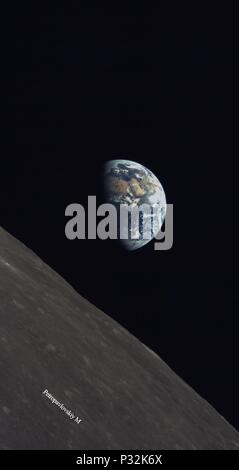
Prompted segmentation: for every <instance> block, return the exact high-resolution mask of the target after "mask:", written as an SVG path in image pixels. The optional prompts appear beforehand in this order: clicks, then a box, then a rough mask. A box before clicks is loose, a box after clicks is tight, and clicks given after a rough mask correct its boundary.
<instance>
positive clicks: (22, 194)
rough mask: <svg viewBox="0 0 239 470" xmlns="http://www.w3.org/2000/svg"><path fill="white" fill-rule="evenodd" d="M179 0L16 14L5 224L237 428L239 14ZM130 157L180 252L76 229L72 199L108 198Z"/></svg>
mask: <svg viewBox="0 0 239 470" xmlns="http://www.w3.org/2000/svg"><path fill="white" fill-rule="evenodd" d="M177 8H178V9H177V11H176V10H173V9H172V11H166V10H165V9H164V8H163V7H158V8H157V9H153V8H150V7H149V8H144V9H140V8H136V7H135V8H134V9H132V10H129V9H127V10H126V11H123V10H118V11H116V10H115V11H113V10H107V9H104V8H80V7H78V6H71V7H67V8H66V9H65V10H63V9H61V8H60V7H58V8H56V9H54V10H52V11H47V12H43V11H42V12H41V11H34V12H33V11H31V12H30V11H21V12H20V11H19V12H16V11H15V13H14V14H12V15H10V20H9V25H8V28H7V32H6V36H5V50H4V55H3V60H4V78H5V84H4V89H3V91H4V95H5V97H6V108H4V113H5V115H4V121H5V126H4V133H3V141H2V143H4V144H5V146H4V151H3V153H2V158H1V224H2V225H3V227H4V228H5V229H7V230H8V231H9V232H10V233H12V234H13V235H14V236H16V237H17V238H19V239H20V240H22V241H23V242H24V243H25V244H26V245H27V246H28V247H30V248H32V249H33V250H34V251H35V252H36V253H37V254H38V255H39V256H40V257H41V258H42V259H43V260H44V261H46V262H47V263H48V264H49V265H50V266H52V267H53V268H54V269H55V270H56V271H57V272H59V273H60V274H61V275H62V276H63V277H64V278H65V279H67V280H68V281H69V282H70V283H71V284H72V285H73V286H74V287H75V288H76V289H77V291H78V292H79V293H80V294H82V295H83V296H85V297H87V298H88V299H89V300H90V301H91V302H93V303H94V304H95V305H96V306H98V307H100V308H101V309H102V310H104V311H105V312H106V313H108V314H109V315H110V316H112V317H113V318H115V319H116V320H117V321H119V322H120V323H121V324H122V325H124V326H125V327H126V328H127V329H128V330H129V331H131V332H132V333H133V334H134V335H135V336H137V337H138V338H139V339H140V340H142V341H143V342H144V343H145V344H147V345H148V346H149V347H150V348H152V349H153V350H154V351H156V352H157V353H158V354H159V355H160V356H161V357H162V358H163V359H164V360H165V361H166V362H167V363H168V364H169V365H170V366H171V367H172V368H173V369H174V370H175V371H176V372H177V373H178V374H179V375H180V376H181V377H182V378H184V379H185V380H186V381H187V382H188V383H189V384H190V385H192V386H193V388H194V389H196V390H197V391H198V392H199V393H200V394H201V395H202V396H203V397H205V398H206V399H207V400H208V401H209V402H210V403H211V404H212V405H213V406H214V407H216V409H217V410H218V411H219V412H220V413H222V414H223V415H224V416H225V417H226V418H227V419H228V420H229V421H230V422H231V423H232V424H234V425H235V426H236V427H237V428H239V409H238V395H239V382H238V341H237V339H238V327H239V322H238V317H237V312H236V306H237V299H238V294H237V290H236V281H235V279H236V262H235V253H236V248H237V247H236V235H235V228H236V226H235V224H236V214H237V213H236V204H235V198H236V196H237V194H236V173H235V168H236V166H235V163H234V159H235V151H234V148H233V144H232V136H233V133H234V130H235V124H233V119H232V115H233V113H234V104H233V103H234V92H233V87H234V85H235V84H236V78H235V71H236V67H237V64H236V62H237V61H238V59H237V51H236V46H235V29H234V27H233V24H230V15H229V19H228V18H227V17H226V16H225V15H224V14H223V13H224V12H220V13H219V12H218V11H214V12H213V14H212V13H211V12H208V11H207V12H200V11H187V12H186V11H182V10H181V9H180V8H181V7H180V8H179V6H178V7H177ZM232 16H233V15H231V17H232ZM119 156H123V157H125V158H129V159H131V160H135V161H138V162H140V163H142V164H144V165H146V166H147V167H148V168H150V169H151V170H152V171H153V172H154V173H155V175H156V176H158V177H159V179H160V181H161V183H162V184H163V186H164V189H165V192H166V196H167V200H168V202H171V203H173V204H174V217H175V219H174V227H175V230H174V246H173V249H172V250H171V251H168V252H155V251H154V250H153V244H152V243H150V244H148V245H147V246H146V247H145V248H143V249H142V250H139V251H136V252H132V253H128V252H124V251H123V250H121V249H120V248H119V247H118V246H117V244H115V243H113V242H107V241H105V242H102V241H98V240H97V241H93V240H89V241H87V240H86V241H79V240H77V241H74V242H70V241H68V240H66V238H65V235H64V228H65V223H66V219H65V216H64V212H65V207H66V205H68V204H70V203H71V202H79V203H82V204H86V202H87V196H88V195H91V194H97V195H98V197H99V200H100V191H99V183H100V178H99V177H100V172H101V167H102V164H103V163H104V161H105V160H109V159H112V158H114V157H119Z"/></svg>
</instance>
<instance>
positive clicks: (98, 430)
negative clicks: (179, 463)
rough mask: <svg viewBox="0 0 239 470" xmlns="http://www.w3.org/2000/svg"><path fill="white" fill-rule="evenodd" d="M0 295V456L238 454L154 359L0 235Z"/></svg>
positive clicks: (218, 422)
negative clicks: (53, 452) (16, 452)
mask: <svg viewBox="0 0 239 470" xmlns="http://www.w3.org/2000/svg"><path fill="white" fill-rule="evenodd" d="M82 269H83V268H82ZM0 296H1V304H0V448H1V449H77V450H81V449H85V450H89V449H138V450H140V449H162V450H164V449H239V434H238V432H237V431H236V430H235V429H234V428H233V427H232V426H231V425H230V424H228V423H227V422H226V421H225V419H224V418H223V417H222V416H220V415H219V414H218V413H217V412H216V411H215V410H214V409H213V408H212V406H210V405H209V404H208V403H207V402H206V401H205V400H203V399H202V398H201V397H200V396H199V395H197V393H195V392H194V391H193V390H192V389H191V388H190V387H189V386H188V385H186V384H185V383H184V382H183V381H182V380H181V379H180V378H179V377H178V376H177V375H176V374H175V373H174V372H173V371H172V370H171V369H170V368H169V367H168V366H167V365H166V364H165V363H164V362H163V361H162V360H161V359H160V358H159V357H158V356H157V355H156V354H155V353H153V352H152V351H151V350H149V349H148V348H147V347H146V346H145V345H144V344H142V343H141V342H140V341H138V340H137V339H136V338H135V337H134V336H132V335H131V334H130V333H129V332H128V331H126V330H125V329H124V328H122V327H121V326H120V325H119V324H118V323H116V322H115V321H114V320H112V319H111V318H110V317H109V316H107V315H105V314H104V313H103V312H102V311H100V310H99V309H97V308H96V307H95V306H94V305H92V304H91V303H89V302H88V301H86V300H85V299H84V298H82V297H81V296H80V295H79V294H78V293H77V292H76V291H75V290H73V288H72V287H71V286H70V285H69V284H67V283H66V282H65V281H64V279H62V278H61V277H60V276H59V275H58V274H56V273H55V272H54V271H53V270H52V269H51V268H49V267H48V266H47V265H46V264H44V263H43V262H42V261H41V260H40V259H39V258H38V257H37V256H36V255H35V254H34V253H33V252H32V251H30V250H29V249H28V248H26V247H25V246H24V245H23V244H22V243H20V242H19V241H18V240H16V239H15V238H13V237H12V236H10V235H9V234H8V233H7V232H5V231H4V230H2V229H0ZM46 391H47V392H46ZM50 397H52V398H53V399H54V400H55V401H56V402H57V403H55V402H54V403H53V401H52V399H51V398H50ZM72 416H74V418H73V419H72V418H71V417H72ZM76 418H78V422H77V421H76Z"/></svg>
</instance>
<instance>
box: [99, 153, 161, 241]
mask: <svg viewBox="0 0 239 470" xmlns="http://www.w3.org/2000/svg"><path fill="white" fill-rule="evenodd" d="M103 186H104V193H105V197H106V200H107V202H108V203H111V204H113V205H114V206H115V207H116V209H117V212H118V215H119V216H120V206H122V205H124V206H125V207H127V210H128V213H129V216H128V221H124V222H122V219H121V220H120V218H119V220H120V222H119V224H120V223H121V229H122V231H121V234H122V236H121V237H120V241H121V243H122V245H123V246H124V247H125V248H126V249H127V250H136V249H138V248H141V247H142V246H144V245H145V244H146V243H148V242H149V241H150V240H152V238H154V237H155V236H156V235H157V234H158V232H159V231H160V229H161V226H162V224H163V221H164V218H165V214H166V197H165V193H164V190H163V187H162V185H161V183H160V182H159V180H158V178H156V176H155V175H154V174H153V173H152V171H150V170H149V169H148V168H146V167H145V166H143V165H141V164H140V163H136V162H132V161H130V160H123V159H121V160H110V161H108V162H107V163H106V164H105V167H104V173H103ZM140 208H141V209H140ZM135 209H137V210H138V217H137V216H131V214H132V212H130V211H132V210H135ZM135 214H136V212H135ZM119 234H120V230H119Z"/></svg>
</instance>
